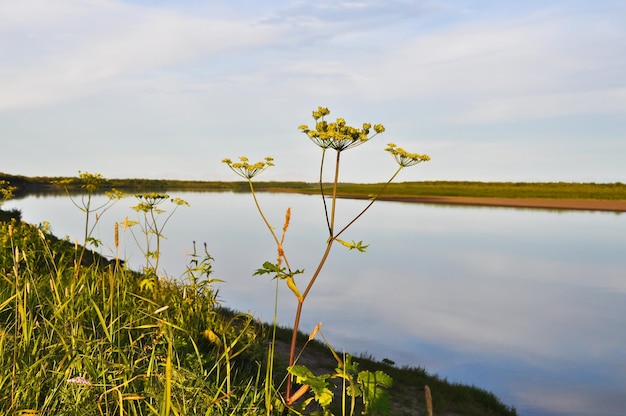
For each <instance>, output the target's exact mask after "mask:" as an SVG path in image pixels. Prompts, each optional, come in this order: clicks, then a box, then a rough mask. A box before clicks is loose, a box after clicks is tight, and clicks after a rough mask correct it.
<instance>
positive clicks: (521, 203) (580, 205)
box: [341, 195, 626, 212]
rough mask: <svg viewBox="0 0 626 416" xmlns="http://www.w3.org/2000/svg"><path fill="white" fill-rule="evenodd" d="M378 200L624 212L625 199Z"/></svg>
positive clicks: (404, 197) (399, 197)
mask: <svg viewBox="0 0 626 416" xmlns="http://www.w3.org/2000/svg"><path fill="white" fill-rule="evenodd" d="M341 197H342V198H351V199H366V197H364V196H362V195H342V196H341ZM378 199H379V200H380V201H396V202H407V203H420V204H438V205H466V206H484V207H505V208H529V209H550V210H579V211H609V212H626V201H615V200H594V199H544V198H475V197H461V196H410V195H383V196H381V197H380V198H378Z"/></svg>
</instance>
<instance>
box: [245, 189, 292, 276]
mask: <svg viewBox="0 0 626 416" xmlns="http://www.w3.org/2000/svg"><path fill="white" fill-rule="evenodd" d="M248 185H250V192H251V193H252V199H254V204H255V205H256V209H257V211H259V214H260V215H261V218H262V219H263V222H264V223H265V225H266V226H267V229H268V230H270V233H271V234H272V238H274V241H275V242H276V246H277V247H279V246H280V245H281V244H280V240H279V239H278V236H277V235H276V233H275V232H274V228H272V226H271V225H270V223H269V221H268V220H267V218H265V214H263V210H262V209H261V205H260V204H259V201H258V200H257V198H256V193H255V192H254V185H252V181H251V180H250V179H248ZM282 258H283V260H285V266H287V269H288V270H289V271H291V266H290V265H289V261H288V260H287V256H286V255H285V254H283V255H282Z"/></svg>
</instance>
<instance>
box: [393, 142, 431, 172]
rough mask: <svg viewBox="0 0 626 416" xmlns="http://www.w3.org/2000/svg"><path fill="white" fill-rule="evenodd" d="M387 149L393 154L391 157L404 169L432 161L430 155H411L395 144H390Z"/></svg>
mask: <svg viewBox="0 0 626 416" xmlns="http://www.w3.org/2000/svg"><path fill="white" fill-rule="evenodd" d="M387 146H388V147H387V148H386V149H385V150H386V151H387V152H389V153H391V156H393V158H394V159H395V160H396V162H398V164H399V165H400V166H402V167H407V166H413V165H417V164H418V163H420V162H427V161H429V160H430V156H428V155H420V154H419V153H409V152H407V151H406V150H404V149H403V148H401V147H397V146H396V145H395V144H394V143H389V144H388V145H387Z"/></svg>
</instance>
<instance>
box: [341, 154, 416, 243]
mask: <svg viewBox="0 0 626 416" xmlns="http://www.w3.org/2000/svg"><path fill="white" fill-rule="evenodd" d="M403 167H404V166H400V167H399V168H398V170H396V172H395V173H394V174H393V175H392V176H391V178H390V179H389V180H388V181H387V183H385V184H384V185H383V186H382V188H380V190H379V191H378V193H377V194H376V196H375V197H373V198H372V199H371V201H370V203H369V204H367V206H366V207H365V208H363V211H361V212H360V213H359V214H358V215H357V216H356V217H354V218H353V219H352V221H350V222H349V223H348V224H347V225H346V226H345V227H343V228H342V229H341V231H339V232H338V233H337V235H335V237H334V238H338V237H339V236H340V235H341V234H342V233H343V232H344V231H346V230H347V229H348V227H350V226H351V225H352V224H354V223H355V221H356V220H358V219H359V218H360V217H361V215H363V214H365V211H367V210H368V209H369V208H370V207H371V206H372V204H373V203H374V202H376V200H377V199H378V198H379V197H380V196H381V195H382V193H383V192H384V191H385V189H386V188H387V186H389V184H390V183H391V182H392V181H393V180H394V179H395V178H396V176H398V174H399V173H400V171H401V170H402V168H403Z"/></svg>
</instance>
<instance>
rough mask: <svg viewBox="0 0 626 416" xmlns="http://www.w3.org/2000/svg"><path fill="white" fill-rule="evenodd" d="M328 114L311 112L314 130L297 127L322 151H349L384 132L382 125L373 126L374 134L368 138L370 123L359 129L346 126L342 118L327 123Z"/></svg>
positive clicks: (324, 108) (304, 126) (325, 109)
mask: <svg viewBox="0 0 626 416" xmlns="http://www.w3.org/2000/svg"><path fill="white" fill-rule="evenodd" d="M328 114H330V110H329V109H328V108H326V107H318V109H317V110H316V111H313V118H314V119H315V130H311V129H309V127H308V126H307V125H304V124H303V125H301V126H300V127H298V129H299V130H301V131H302V132H303V133H304V134H306V135H307V136H308V137H309V139H311V141H313V143H315V144H316V145H318V146H319V147H321V148H322V149H335V150H337V151H338V152H340V151H342V150H346V149H351V148H353V147H356V146H358V145H360V144H363V143H365V142H366V141H368V140H370V139H371V138H372V137H374V136H376V135H377V134H379V133H382V132H384V131H385V127H384V126H383V125H382V124H375V125H374V134H372V135H371V136H370V131H371V129H372V125H371V124H370V123H363V126H362V127H361V128H357V127H352V126H348V125H346V120H344V119H343V118H338V119H337V120H336V121H335V122H334V123H329V122H327V121H326V120H325V119H324V116H327V115H328Z"/></svg>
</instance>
